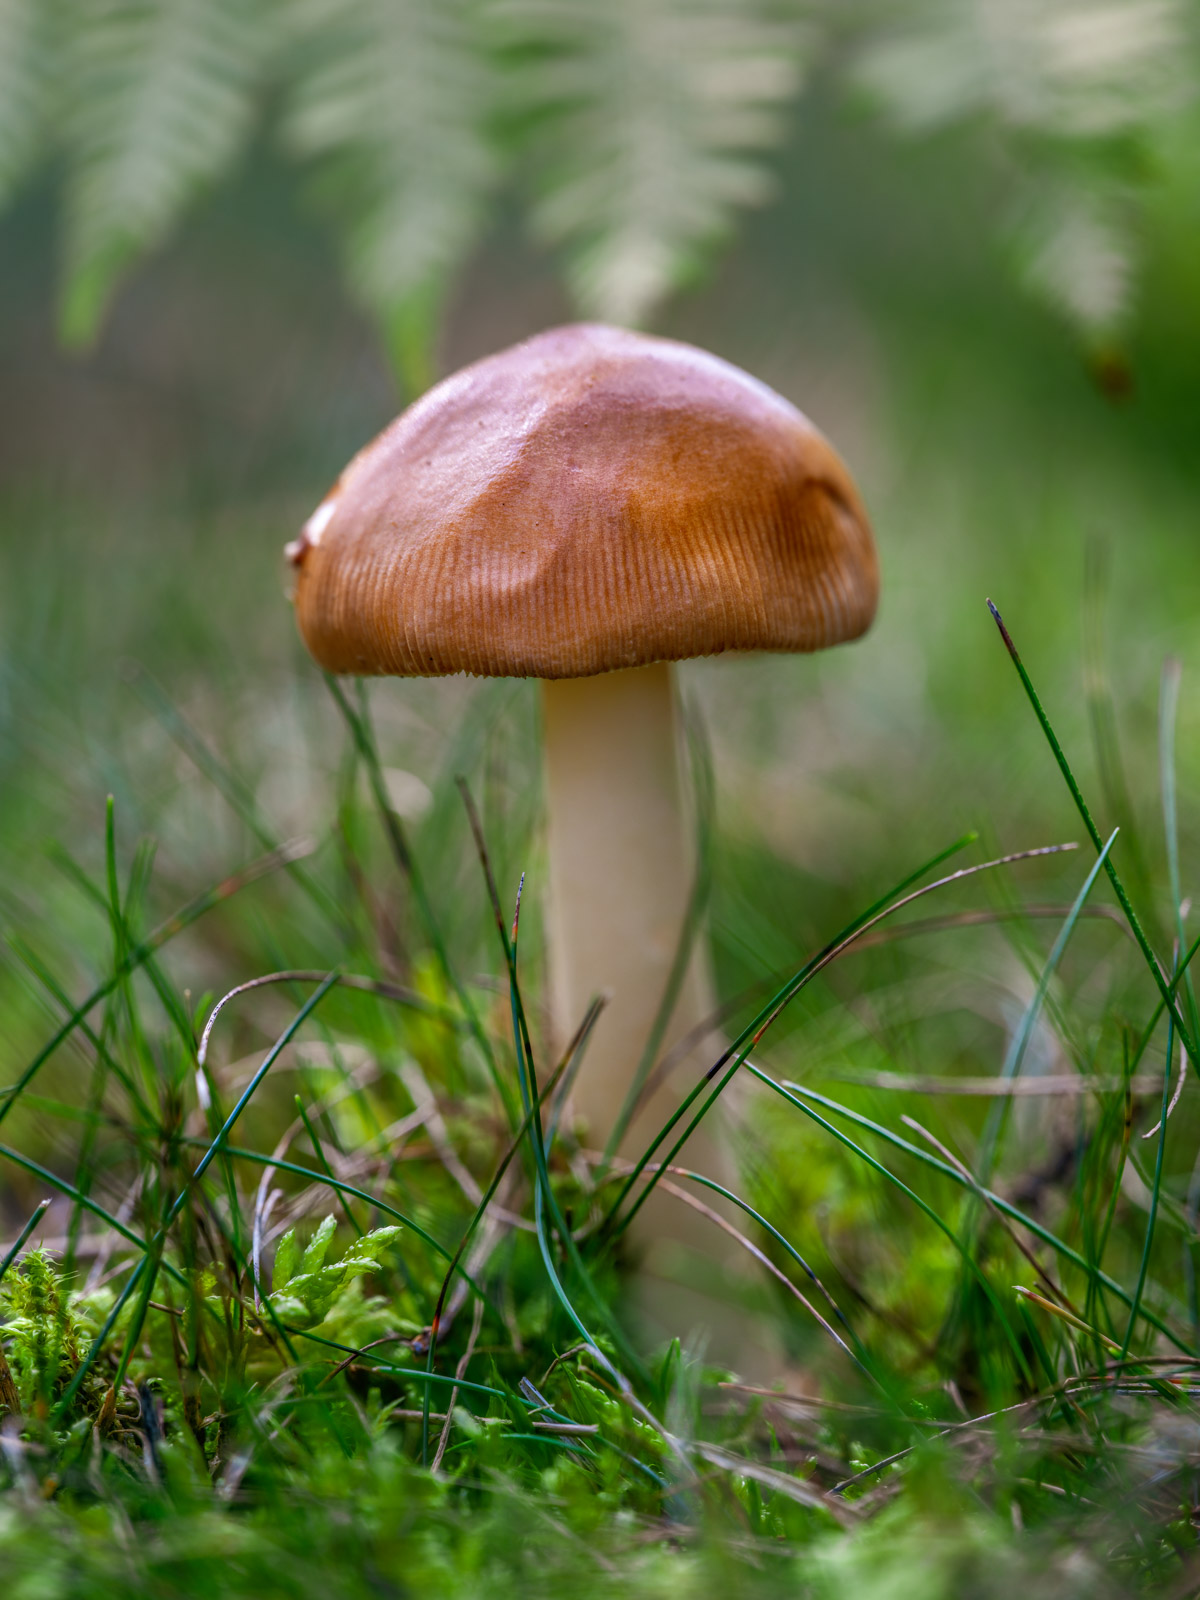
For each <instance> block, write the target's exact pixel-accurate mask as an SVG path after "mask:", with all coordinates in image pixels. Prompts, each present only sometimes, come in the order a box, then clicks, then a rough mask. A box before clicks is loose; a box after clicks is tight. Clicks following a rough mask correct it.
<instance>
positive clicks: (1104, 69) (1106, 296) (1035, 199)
mask: <svg viewBox="0 0 1200 1600" xmlns="http://www.w3.org/2000/svg"><path fill="white" fill-rule="evenodd" d="M1187 46H1188V9H1187V7H1186V5H1185V3H1184V0H1056V3H1055V4H1052V5H1047V4H1046V3H1045V0H973V3H970V4H964V3H962V0H921V3H916V4H914V3H913V0H904V3H903V4H899V5H895V6H893V8H892V20H891V22H890V23H889V24H888V25H887V26H886V27H885V28H884V29H883V30H882V31H881V32H880V33H878V34H877V35H875V36H873V37H871V38H869V39H868V41H867V43H866V44H865V46H864V48H863V49H862V51H861V54H860V56H859V59H858V62H857V65H856V71H855V76H856V78H857V81H858V83H859V84H860V86H862V87H863V88H864V89H865V90H866V91H867V92H868V93H869V94H870V95H871V96H872V98H874V100H875V101H876V102H877V103H879V104H880V105H881V106H882V107H883V108H884V110H885V112H886V114H887V115H888V116H889V117H890V119H891V120H892V121H893V123H894V124H895V125H897V126H898V127H899V128H901V129H902V130H904V131H907V132H910V133H923V132H930V131H933V130H936V129H938V128H942V127H945V126H947V125H949V124H952V123H961V122H970V121H975V122H982V123H984V124H985V125H987V124H990V125H991V127H992V128H993V130H994V131H995V132H996V133H997V134H998V135H999V139H998V144H999V147H1000V148H1001V149H1002V151H1003V153H1004V156H1005V158H1006V161H1007V163H1008V176H1009V178H1010V179H1011V180H1013V181H1012V189H1013V205H1012V221H1011V223H1010V227H1009V230H1008V233H1009V239H1010V242H1011V244H1012V245H1013V247H1014V254H1015V257H1016V262H1017V267H1018V271H1019V273H1020V275H1021V277H1022V279H1023V281H1024V282H1025V284H1026V286H1027V287H1028V288H1029V289H1030V290H1031V291H1032V292H1033V293H1034V294H1036V295H1037V296H1039V297H1040V298H1041V299H1043V300H1044V301H1046V302H1048V303H1050V304H1051V305H1053V306H1054V308H1055V309H1056V310H1057V311H1059V312H1061V313H1065V314H1066V316H1067V317H1068V318H1069V319H1070V320H1072V321H1073V322H1074V323H1075V324H1076V325H1077V326H1078V327H1080V328H1081V329H1082V330H1083V331H1084V332H1085V333H1086V334H1092V335H1101V336H1103V335H1104V334H1106V333H1107V332H1109V331H1110V330H1111V329H1113V328H1114V327H1115V326H1116V325H1117V324H1118V323H1119V322H1120V320H1121V318H1122V317H1123V315H1124V314H1125V312H1126V310H1127V308H1128V305H1129V301H1130V297H1131V293H1132V288H1133V282H1134V277H1135V261H1136V255H1137V233H1138V229H1137V207H1136V189H1137V184H1136V183H1135V182H1130V175H1131V173H1136V172H1137V169H1138V168H1139V166H1140V165H1143V164H1144V161H1143V159H1142V156H1141V154H1140V152H1141V151H1142V150H1144V148H1145V147H1147V146H1148V145H1149V144H1151V143H1152V142H1153V138H1154V131H1155V128H1156V126H1158V125H1159V124H1161V123H1162V122H1163V121H1164V119H1166V118H1169V117H1170V116H1171V115H1173V113H1174V112H1175V111H1176V110H1177V109H1178V107H1179V106H1180V105H1181V103H1182V102H1183V101H1184V99H1185V98H1186V96H1187V94H1188V93H1189V78H1190V76H1191V72H1192V66H1191V62H1190V59H1189V51H1188V48H1187Z"/></svg>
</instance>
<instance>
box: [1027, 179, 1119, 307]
mask: <svg viewBox="0 0 1200 1600" xmlns="http://www.w3.org/2000/svg"><path fill="white" fill-rule="evenodd" d="M1013 242H1014V245H1015V253H1016V258H1017V265H1018V270H1019V273H1020V276H1021V279H1022V281H1023V282H1024V284H1025V286H1026V288H1027V289H1029V291H1030V292H1031V293H1032V294H1033V295H1035V296H1036V297H1037V298H1038V299H1040V300H1042V301H1043V302H1044V303H1046V304H1047V305H1049V306H1050V307H1052V308H1053V309H1054V310H1056V311H1058V312H1060V313H1061V314H1062V315H1064V316H1065V317H1066V318H1067V320H1068V321H1070V322H1073V323H1074V324H1075V325H1076V326H1077V327H1079V328H1081V329H1083V330H1085V331H1086V332H1087V333H1088V334H1090V335H1092V336H1094V337H1104V336H1107V335H1110V334H1112V333H1114V332H1115V331H1116V330H1117V328H1118V327H1119V326H1120V323H1121V321H1122V319H1123V318H1124V315H1125V312H1126V310H1127V309H1128V306H1129V302H1130V299H1131V296H1132V291H1133V283H1134V278H1135V274H1136V268H1137V255H1138V251H1137V229H1136V227H1135V226H1134V212H1133V206H1132V205H1131V203H1130V197H1129V195H1128V194H1126V193H1124V192H1122V191H1121V190H1120V189H1119V188H1117V187H1116V186H1115V185H1114V184H1112V183H1111V182H1100V181H1091V182H1085V183H1078V182H1076V183H1069V182H1068V183H1063V182H1061V181H1054V180H1053V179H1046V180H1043V181H1042V182H1041V183H1038V184H1034V185H1031V186H1030V189H1029V192H1028V193H1027V195H1026V196H1025V203H1024V205H1023V206H1022V209H1021V214H1020V217H1019V221H1018V225H1017V227H1016V228H1015V229H1014V234H1013Z"/></svg>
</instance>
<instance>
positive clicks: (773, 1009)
mask: <svg viewBox="0 0 1200 1600" xmlns="http://www.w3.org/2000/svg"><path fill="white" fill-rule="evenodd" d="M1074 848H1075V846H1074V845H1073V844H1066V845H1045V846H1042V847H1040V848H1038V849H1035V850H1019V851H1015V852H1014V853H1013V854H1011V855H1007V856H998V857H997V858H996V859H995V860H993V861H983V862H980V863H979V864H978V865H977V866H974V867H961V868H960V869H959V870H958V871H957V872H952V873H951V874H950V875H949V876H948V877H945V878H939V879H937V880H936V882H934V883H929V884H926V885H924V887H922V888H920V889H915V890H912V891H911V892H910V893H908V894H907V895H903V896H902V897H901V898H900V899H894V898H892V897H890V896H889V897H888V899H887V901H886V903H884V904H883V909H882V910H876V911H874V912H873V914H871V913H867V914H864V916H862V917H860V918H858V919H857V920H856V921H855V922H854V923H852V924H850V926H849V929H848V930H847V931H845V932H844V933H843V935H841V936H839V938H838V939H836V940H834V941H833V943H832V944H829V945H826V947H825V949H824V950H822V951H821V952H820V953H819V954H818V955H817V956H815V957H813V959H812V960H811V961H809V962H807V963H806V964H805V966H804V967H802V968H801V970H800V972H799V973H797V975H796V976H795V978H793V979H792V980H791V982H790V983H788V984H787V985H786V986H785V988H784V989H783V990H782V991H781V993H780V995H779V996H778V997H777V998H776V1000H775V1001H774V1002H773V1003H772V1005H771V1006H769V1007H768V1008H766V1012H765V1015H763V1014H761V1013H760V1015H761V1016H762V1020H761V1021H760V1022H759V1023H758V1026H757V1027H756V1026H755V1025H754V1024H753V1023H752V1024H750V1027H749V1028H747V1029H745V1030H743V1032H742V1034H741V1035H740V1036H739V1040H738V1042H737V1043H736V1044H735V1045H731V1046H730V1048H729V1050H727V1051H726V1052H725V1054H724V1055H723V1056H722V1057H721V1060H720V1061H718V1062H717V1064H716V1066H715V1067H712V1068H710V1069H709V1072H708V1074H707V1076H706V1077H705V1078H702V1079H701V1081H700V1082H699V1083H698V1084H697V1085H696V1087H695V1088H694V1089H693V1090H692V1092H691V1094H690V1095H689V1096H688V1097H687V1099H686V1100H684V1101H682V1102H681V1104H680V1105H679V1107H678V1109H677V1110H676V1112H675V1114H674V1115H673V1116H672V1117H671V1118H670V1119H669V1121H668V1122H667V1123H666V1124H665V1125H664V1128H663V1130H662V1132H660V1134H659V1139H660V1140H661V1139H662V1137H663V1136H664V1135H665V1134H668V1133H670V1131H671V1129H672V1128H673V1127H674V1126H675V1125H676V1124H677V1123H678V1122H679V1121H680V1120H681V1118H682V1116H683V1115H684V1113H685V1112H686V1111H687V1110H688V1108H689V1106H690V1105H691V1104H692V1103H693V1102H694V1101H695V1100H696V1099H697V1097H698V1096H699V1095H700V1094H701V1093H702V1092H703V1091H704V1089H706V1088H707V1087H708V1083H709V1080H710V1079H711V1078H712V1077H713V1075H714V1073H715V1072H716V1071H717V1070H718V1069H719V1068H720V1067H721V1066H722V1065H723V1064H724V1063H725V1062H727V1061H728V1060H729V1057H730V1055H734V1059H733V1061H732V1063H731V1064H730V1065H729V1067H728V1068H727V1070H726V1072H725V1075H724V1077H723V1078H721V1079H720V1081H719V1082H718V1083H717V1084H716V1086H715V1087H714V1088H713V1089H712V1092H711V1093H710V1094H709V1097H708V1099H707V1100H706V1101H705V1102H704V1104H703V1105H702V1106H701V1107H700V1109H699V1111H697V1112H696V1114H695V1116H694V1117H693V1118H692V1120H691V1122H690V1123H689V1124H688V1126H687V1128H686V1129H685V1130H684V1132H683V1133H682V1134H681V1135H680V1136H679V1138H678V1139H677V1140H676V1141H675V1143H674V1145H672V1147H671V1150H670V1153H669V1154H668V1156H667V1158H666V1161H667V1164H670V1163H671V1162H673V1161H674V1160H675V1159H676V1156H677V1155H678V1154H679V1152H680V1150H682V1149H683V1147H684V1145H685V1144H686V1143H687V1141H688V1139H690V1138H691V1136H692V1134H693V1132H694V1131H695V1130H696V1128H697V1127H698V1126H699V1125H700V1122H701V1121H702V1120H703V1118H704V1117H705V1116H706V1115H707V1114H708V1112H709V1111H710V1110H711V1109H712V1107H713V1106H714V1105H715V1104H716V1101H717V1100H718V1099H719V1097H720V1096H721V1094H722V1093H723V1092H724V1090H725V1089H726V1088H727V1086H728V1085H729V1084H730V1082H732V1080H733V1077H734V1075H735V1073H736V1072H737V1071H738V1070H739V1068H740V1067H741V1066H742V1064H743V1062H744V1061H745V1060H746V1058H747V1056H748V1055H749V1053H750V1051H751V1050H753V1049H754V1048H755V1047H756V1046H757V1044H758V1043H759V1041H760V1040H761V1039H762V1037H763V1035H764V1034H765V1033H766V1031H767V1029H768V1028H769V1027H770V1026H771V1024H772V1023H773V1022H774V1021H775V1020H776V1018H777V1017H778V1016H779V1015H780V1014H781V1013H782V1012H783V1010H784V1008H785V1007H786V1006H787V1005H789V1004H790V1003H791V1001H792V1000H793V999H794V998H795V996H796V995H797V994H799V993H800V991H801V989H803V988H804V987H805V986H806V985H807V984H809V983H811V982H812V980H813V978H815V977H816V975H817V974H818V973H819V972H820V971H822V969H823V968H825V967H827V966H828V965H829V964H830V963H831V962H832V961H835V960H836V959H837V957H838V956H840V955H841V954H842V953H843V952H844V951H845V950H847V949H849V948H850V946H851V945H852V944H853V943H854V942H855V940H856V939H859V938H861V937H862V935H863V934H864V933H866V932H867V931H868V929H870V928H872V927H874V926H875V924H876V923H879V922H882V921H883V920H884V919H885V918H886V917H890V916H893V915H894V914H895V913H896V912H897V911H900V910H902V909H903V908H904V907H905V906H907V905H911V904H912V902H913V901H914V900H920V899H921V898H922V897H923V896H925V895H927V894H933V893H935V892H936V891H937V890H938V889H944V888H946V886H947V885H949V884H951V883H956V882H958V881H960V880H961V879H963V878H969V877H973V876H975V875H976V874H978V873H980V872H990V871H991V870H993V869H994V868H996V867H1002V866H1007V865H1009V864H1011V863H1012V862H1014V861H1023V860H1029V859H1030V858H1032V857H1036V856H1044V855H1052V854H1055V853H1056V852H1058V851H1061V850H1073V849H1074ZM947 853H948V852H947ZM942 859H945V854H943V858H942ZM918 876H920V874H918ZM909 881H911V880H909ZM735 1051H736V1054H734V1052H735ZM656 1142H657V1141H656ZM644 1165H645V1158H644V1157H643V1159H642V1161H641V1163H640V1166H639V1168H638V1169H635V1173H634V1174H633V1175H631V1176H636V1175H637V1172H638V1171H640V1170H641V1167H644ZM655 1182H656V1179H655V1178H654V1177H653V1176H652V1177H651V1178H650V1179H649V1180H648V1182H647V1183H646V1184H645V1185H644V1186H643V1188H642V1192H641V1193H640V1194H639V1195H638V1197H637V1199H636V1200H635V1201H634V1202H633V1204H632V1205H631V1206H630V1208H629V1210H628V1211H627V1212H626V1213H625V1215H624V1217H622V1218H621V1219H620V1220H619V1221H618V1222H617V1223H616V1226H615V1227H614V1228H613V1229H612V1232H611V1234H610V1237H613V1238H615V1237H617V1236H618V1235H619V1234H620V1233H622V1232H624V1230H625V1229H626V1228H628V1226H629V1224H630V1223H631V1222H632V1221H633V1218H634V1217H635V1216H636V1215H637V1212H638V1211H639V1210H640V1209H641V1207H642V1206H643V1205H644V1204H645V1203H646V1200H647V1198H648V1197H649V1195H650V1192H651V1190H652V1189H653V1188H654V1185H655ZM629 1187H630V1184H629V1182H628V1181H627V1183H626V1186H625V1190H624V1191H623V1192H622V1193H623V1194H624V1193H625V1192H627V1191H628V1189H629ZM621 1198H622V1196H621V1195H619V1196H618V1197H617V1200H616V1202H614V1204H613V1206H612V1207H611V1208H610V1210H609V1217H610V1218H611V1217H613V1216H614V1215H615V1213H616V1209H617V1206H618V1205H619V1204H620V1202H621ZM606 1224H607V1219H606Z"/></svg>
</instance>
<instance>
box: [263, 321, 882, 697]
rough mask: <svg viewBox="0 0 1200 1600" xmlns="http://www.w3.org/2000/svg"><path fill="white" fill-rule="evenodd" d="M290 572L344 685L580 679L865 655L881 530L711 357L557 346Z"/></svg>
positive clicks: (428, 418) (456, 412) (528, 349)
mask: <svg viewBox="0 0 1200 1600" xmlns="http://www.w3.org/2000/svg"><path fill="white" fill-rule="evenodd" d="M288 553H289V555H290V556H291V558H292V560H293V561H294V563H295V564H296V566H297V568H298V573H297V583H296V593H295V603H296V616H297V618H298V621H299V624H300V630H301V633H302V634H303V636H304V640H305V643H306V644H307V645H308V648H309V649H310V650H311V652H312V654H313V655H314V656H315V657H316V659H317V661H318V662H320V664H321V665H322V666H323V667H326V668H327V669H328V670H329V671H331V672H345V673H357V674H367V673H391V674H396V675H398V676H429V675H440V674H443V673H452V672H470V673H478V674H482V675H485V676H500V677H538V678H573V677H585V676H587V675H589V674H591V673H596V672H608V671H611V670H613V669H615V668H619V667H632V666H641V665H645V664H646V663H649V662H652V661H676V660H682V659H684V658H686V657H689V656H704V655H715V654H717V653H718V652H720V651H723V650H820V649H822V648H823V647H824V646H826V645H832V644H837V643H839V642H840V641H842V640H845V639H853V638H856V637H857V636H858V635H859V634H860V633H862V632H863V631H864V630H865V629H866V628H867V627H868V626H869V624H870V622H871V618H872V616H873V615H874V612H875V602H876V598H877V594H878V588H879V575H878V568H877V565H876V559H875V549H874V545H873V543H872V539H871V532H870V527H869V525H868V523H867V518H866V514H865V512H864V511H863V508H862V504H861V502H860V500H859V498H858V495H857V493H856V491H855V488H854V484H853V483H852V481H851V479H850V475H849V473H848V472H847V470H846V468H845V467H844V466H843V464H842V462H841V460H840V459H839V458H838V456H837V455H836V454H835V452H834V451H833V449H832V448H831V446H830V445H829V444H828V443H827V441H826V440H825V439H824V438H823V437H822V436H821V434H820V433H818V432H817V430H816V429H815V428H814V427H813V425H812V424H811V423H810V422H809V421H808V420H807V418H806V417H804V416H803V415H802V414H801V413H800V412H799V411H797V410H796V408H795V407H794V406H792V405H790V404H789V403H788V402H787V401H786V400H784V399H782V398H781V396H779V395H777V394H776V393H775V392H774V391H773V390H771V389H768V388H767V387H766V385H765V384H762V383H759V382H757V381H756V380H755V379H753V378H751V377H749V376H748V375H747V374H746V373H744V372H742V371H740V370H739V369H738V368H737V367H733V366H730V365H729V364H728V363H727V362H724V361H721V360H718V359H717V357H715V356H711V355H707V354H706V353H705V352H704V351H701V350H697V349H695V348H693V347H692V346H691V345H686V344H679V343H676V342H675V341H674V340H670V339H657V338H650V337H648V336H646V335H644V334H638V333H628V332H624V331H621V330H619V329H616V328H608V327H602V326H595V325H586V324H585V325H579V326H572V327H565V328H556V329H553V330H551V331H550V332H548V333H542V334H539V335H538V336H537V337H536V338H533V339H529V340H527V341H526V342H525V343H524V344H519V345H515V346H514V347H513V348H512V349H510V350H505V351H502V352H501V353H500V354H499V355H494V356H490V357H488V358H487V359H486V360H484V361H479V362H477V363H476V364H475V365H474V366H471V367H467V368H465V369H464V370H463V371H461V372H458V373H456V374H455V375H454V376H453V377H450V378H447V379H446V380H445V381H444V382H442V383H439V384H438V385H437V386H436V387H435V388H433V389H431V390H430V391H429V393H428V394H426V395H424V396H423V397H422V398H421V399H420V400H418V401H417V402H416V403H415V404H414V405H412V406H410V407H409V408H408V410H407V411H405V412H403V413H402V415H401V416H399V417H397V418H396V420H395V421H394V422H393V423H392V424H391V425H390V426H389V427H388V428H386V429H385V430H384V431H383V433H381V434H380V435H379V437H378V438H377V439H375V440H374V442H373V443H371V444H369V445H368V446H367V447H366V449H365V450H363V451H361V452H360V454H359V455H357V456H356V457H355V458H354V460H353V461H352V462H351V463H350V465H349V466H348V467H347V469H346V471H345V472H344V473H343V474H342V476H341V478H340V479H339V481H338V483H337V484H336V485H335V487H334V488H333V489H332V490H331V492H330V494H329V495H328V496H327V497H326V499H325V500H324V501H323V502H322V504H321V506H320V507H319V508H318V509H317V511H316V512H314V514H313V516H312V517H311V518H310V519H309V521H308V523H307V525H306V527H305V530H304V533H303V534H302V535H301V537H300V539H299V540H297V541H296V543H295V544H294V545H291V546H289V551H288Z"/></svg>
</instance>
